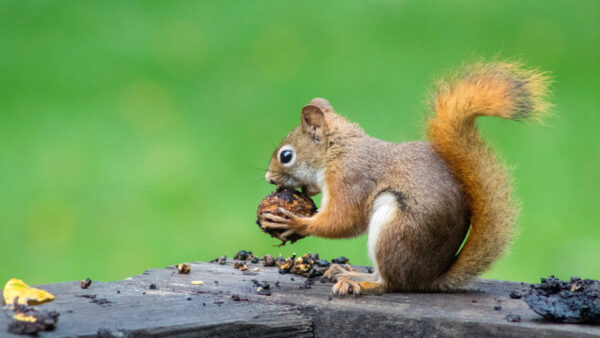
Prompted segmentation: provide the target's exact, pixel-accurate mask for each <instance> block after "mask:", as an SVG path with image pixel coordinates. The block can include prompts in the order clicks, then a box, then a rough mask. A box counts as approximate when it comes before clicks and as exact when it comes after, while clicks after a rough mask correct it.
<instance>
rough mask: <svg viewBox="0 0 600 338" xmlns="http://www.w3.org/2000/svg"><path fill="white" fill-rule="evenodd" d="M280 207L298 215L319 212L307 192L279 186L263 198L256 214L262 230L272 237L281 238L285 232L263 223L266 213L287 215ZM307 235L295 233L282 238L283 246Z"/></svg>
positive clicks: (305, 215) (306, 215) (309, 214)
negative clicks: (281, 211)
mask: <svg viewBox="0 0 600 338" xmlns="http://www.w3.org/2000/svg"><path fill="white" fill-rule="evenodd" d="M278 208H283V209H285V210H288V211H290V212H291V213H293V214H294V215H298V216H304V217H308V216H312V215H313V214H314V213H315V212H317V206H316V205H315V202H313V200H312V199H311V198H310V197H309V196H308V195H306V194H304V193H301V192H299V191H297V190H295V189H291V188H282V187H278V188H277V191H275V192H273V193H271V194H270V195H268V196H266V197H265V198H263V200H262V201H261V202H260V204H259V205H258V209H257V210H256V214H257V217H258V220H257V221H256V224H258V226H259V227H260V228H261V230H262V231H264V232H265V233H268V234H269V235H271V237H274V238H279V236H280V235H281V234H282V233H283V232H285V230H282V229H265V228H263V227H262V226H261V223H262V222H263V221H265V220H266V217H265V214H264V213H267V216H268V213H272V214H273V215H276V216H280V217H285V215H283V214H282V213H280V212H279V210H278ZM304 237H305V236H301V235H298V234H293V235H291V236H290V237H288V238H287V239H285V240H281V241H282V242H281V244H280V245H281V246H283V245H285V243H286V242H287V241H290V242H291V243H294V242H296V241H297V240H299V239H302V238H304Z"/></svg>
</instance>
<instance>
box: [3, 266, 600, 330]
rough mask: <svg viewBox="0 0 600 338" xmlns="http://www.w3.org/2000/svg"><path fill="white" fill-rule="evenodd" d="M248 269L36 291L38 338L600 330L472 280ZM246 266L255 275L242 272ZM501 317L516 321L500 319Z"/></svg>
mask: <svg viewBox="0 0 600 338" xmlns="http://www.w3.org/2000/svg"><path fill="white" fill-rule="evenodd" d="M247 264H248V267H249V268H250V270H249V271H246V272H241V271H238V270H235V269H234V268H233V267H232V263H231V262H230V261H228V263H227V264H225V265H219V264H216V263H201V262H199V263H192V264H190V265H191V272H190V273H189V274H179V273H178V272H177V270H176V269H175V267H174V266H172V267H168V268H167V269H151V270H148V271H146V272H144V273H143V274H142V275H139V276H135V277H132V278H128V279H126V280H122V281H116V282H93V283H92V285H91V286H90V287H89V288H88V289H81V287H80V282H79V281H76V282H64V283H56V284H47V285H41V286H39V287H41V288H43V289H44V290H47V291H49V292H51V293H53V294H54V295H55V296H56V299H55V300H54V301H53V302H51V303H48V304H44V305H42V306H40V307H39V308H40V309H43V310H49V311H50V310H55V311H58V312H60V318H59V322H58V327H57V329H56V330H55V331H51V332H44V333H43V334H42V335H43V336H44V337H54V336H57V337H63V336H104V337H110V336H122V337H126V336H136V337H138V336H161V337H164V336H166V337H192V336H194V337H197V336H231V337H240V336H246V337H257V336H272V337H280V336H298V337H303V336H307V337H309V336H310V337H312V336H321V337H331V336H348V337H357V336H386V337H387V336H392V335H393V336H402V337H423V336H426V337H445V336H460V337H475V336H476V337H534V336H535V337H597V336H600V326H591V325H568V324H554V323H549V322H546V321H544V320H543V319H542V318H541V317H540V316H538V315H537V314H535V313H534V312H533V311H531V310H530V309H529V307H528V306H527V305H526V304H525V302H523V301H522V300H521V299H511V298H510V297H509V294H510V292H511V291H513V290H526V289H528V288H529V285H526V284H523V283H515V282H505V281H496V280H484V279H479V280H477V281H475V282H474V283H472V284H471V285H470V286H469V287H468V288H467V289H466V290H465V291H464V292H459V293H394V294H385V295H383V296H360V297H353V296H349V297H336V296H333V295H332V294H331V286H332V284H331V283H321V282H320V281H319V280H318V279H316V280H315V282H314V284H313V285H312V286H311V287H310V288H309V289H306V288H305V280H306V278H303V277H301V276H296V275H292V274H279V273H278V270H277V268H266V267H263V266H262V264H260V263H259V264H250V263H249V261H248V262H247ZM254 267H259V268H260V271H258V272H251V270H252V269H253V268H254ZM361 269H362V268H361ZM253 279H256V280H258V281H260V282H263V281H266V282H268V283H269V284H270V290H271V295H270V296H266V295H259V294H258V293H257V287H256V286H255V285H254V283H253V282H252V280H253ZM192 281H202V282H204V284H202V285H193V284H192ZM276 283H277V285H278V286H276ZM151 285H154V286H155V288H154V287H152V288H151ZM499 307H500V308H499ZM5 312H6V313H9V312H8V311H5ZM509 314H516V315H519V316H520V317H521V321H520V322H509V321H507V320H506V316H508V315H509ZM10 320H11V319H10V317H9V316H0V336H10V334H9V333H8V332H7V330H6V328H7V327H8V324H9V322H10Z"/></svg>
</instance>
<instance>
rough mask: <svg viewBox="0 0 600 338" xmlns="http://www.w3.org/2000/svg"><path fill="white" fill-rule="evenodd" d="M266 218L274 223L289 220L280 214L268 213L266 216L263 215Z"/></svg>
mask: <svg viewBox="0 0 600 338" xmlns="http://www.w3.org/2000/svg"><path fill="white" fill-rule="evenodd" d="M265 218H266V219H268V220H269V221H271V222H275V223H287V222H288V221H289V220H288V219H287V218H283V217H281V216H277V215H273V214H269V215H268V216H265Z"/></svg>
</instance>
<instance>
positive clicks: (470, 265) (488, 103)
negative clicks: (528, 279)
mask: <svg viewBox="0 0 600 338" xmlns="http://www.w3.org/2000/svg"><path fill="white" fill-rule="evenodd" d="M547 83H548V81H547V78H546V76H545V75H544V74H542V73H539V72H536V71H533V70H525V69H523V68H521V67H519V66H518V65H516V64H511V63H491V64H483V63H479V64H475V65H472V66H469V67H466V68H464V69H463V70H462V71H461V72H460V73H458V74H457V75H455V76H454V78H453V79H451V80H449V81H443V82H441V83H439V85H438V89H437V93H436V94H437V95H436V96H435V98H434V102H433V104H434V109H435V116H433V117H432V118H431V119H430V120H429V121H428V131H427V132H428V138H429V140H430V142H431V143H432V145H433V148H434V149H435V150H436V151H437V152H438V153H439V154H440V155H441V157H442V158H443V159H444V160H445V161H446V163H447V164H448V166H449V167H450V169H451V170H452V172H453V173H454V175H455V176H456V177H457V178H458V180H459V181H460V183H461V185H462V188H463V189H464V191H465V193H466V195H467V204H468V206H469V208H470V209H471V212H472V217H471V232H470V234H469V237H468V239H467V241H466V243H465V245H464V246H463V248H462V250H461V252H460V253H459V255H458V257H457V259H456V261H455V262H454V263H453V264H452V265H451V266H450V267H449V269H448V270H447V271H446V272H445V273H444V274H443V275H442V276H440V277H439V278H438V279H437V280H436V281H434V283H433V285H432V287H431V288H432V289H435V290H449V289H454V288H456V287H459V286H461V285H464V284H465V283H467V282H469V281H470V280H471V279H472V278H473V277H476V276H477V275H479V274H480V273H482V272H483V271H485V270H486V269H487V268H489V267H490V265H491V264H492V263H493V262H494V261H495V260H496V259H497V258H498V257H500V255H501V254H502V253H503V251H504V250H505V248H506V247H507V245H508V244H509V242H510V240H511V237H512V233H513V225H514V223H515V219H516V216H517V213H518V207H517V205H516V203H515V202H514V201H513V200H512V199H511V182H510V178H509V176H508V173H507V170H506V169H505V168H504V166H503V165H502V163H500V162H499V161H498V159H497V158H496V155H495V154H494V153H493V152H492V150H491V149H490V148H489V147H488V146H487V145H486V144H485V142H484V141H483V140H482V139H481V138H480V137H479V135H478V133H477V128H476V126H475V119H476V118H477V117H479V116H497V117H501V118H505V119H511V120H523V119H540V118H541V117H542V115H543V114H544V113H545V111H546V108H547V107H548V104H546V103H545V102H544V100H543V98H544V96H545V93H546V88H547Z"/></svg>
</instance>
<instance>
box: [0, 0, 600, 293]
mask: <svg viewBox="0 0 600 338" xmlns="http://www.w3.org/2000/svg"><path fill="white" fill-rule="evenodd" d="M480 58H486V59H489V58H497V59H510V60H515V59H517V60H520V61H522V62H523V63H525V64H527V65H531V66H535V67H539V68H540V69H542V70H546V71H549V72H551V73H552V77H553V79H554V81H555V82H554V85H553V99H552V101H553V103H554V104H555V108H554V113H555V115H556V116H555V117H554V118H552V119H549V120H548V121H547V125H546V126H537V125H531V124H517V123H511V122H508V121H499V120H494V119H488V120H485V121H481V122H480V126H481V129H482V133H484V134H485V135H486V136H487V137H488V138H489V140H490V142H491V144H492V145H493V146H494V147H495V148H496V149H497V150H498V152H499V153H500V154H501V156H502V157H503V158H504V159H505V160H506V162H508V163H509V164H510V165H511V166H513V167H514V177H515V183H516V195H517V196H518V198H519V199H520V200H521V201H522V204H523V213H522V217H521V218H520V227H519V228H520V231H519V236H518V237H517V239H516V241H515V243H514V245H513V247H512V249H511V250H510V252H509V253H508V254H507V255H505V256H504V257H503V259H501V260H500V261H499V262H498V263H497V264H496V265H495V266H494V268H493V269H492V270H491V271H489V272H488V273H486V274H485V276H486V277H490V278H498V279H508V280H523V281H529V282H533V281H538V279H539V277H542V276H546V275H549V274H556V275H557V276H559V277H561V278H568V277H569V276H571V275H577V276H580V277H586V278H600V224H599V223H600V222H599V219H600V217H599V214H598V203H599V202H600V192H599V188H600V170H599V169H600V137H599V135H600V132H599V129H600V114H599V113H598V108H599V107H600V96H599V94H598V92H599V89H600V2H599V1H595V0H590V1H584V0H580V1H576V2H567V1H547V0H543V1H521V0H518V1H506V0H502V1H480V2H479V1H453V2H448V1H426V2H425V1H369V2H365V1H344V2H342V1H335V2H334V1H302V2H281V1H185V2H171V1H169V2H166V1H151V2H149V1H128V2H121V1H96V2H92V1H64V2H55V1H34V2H23V1H18V0H17V1H2V2H1V3H0V227H1V228H0V283H3V281H5V280H7V279H8V278H10V277H19V278H23V279H25V281H27V282H29V283H32V284H37V283H48V282H58V281H65V280H79V279H83V278H86V277H90V278H92V279H94V280H115V279H121V278H125V277H128V276H132V275H135V274H139V273H141V272H143V271H144V270H145V269H147V268H152V267H164V266H166V265H168V264H175V263H180V262H185V261H194V260H209V259H212V258H214V257H216V256H220V255H223V254H225V255H228V256H231V255H232V254H234V253H235V252H236V251H237V250H239V249H250V250H253V251H254V252H255V253H256V254H260V255H262V254H265V253H271V254H277V253H283V254H285V255H289V254H291V253H292V252H298V253H303V252H306V251H312V252H319V253H320V254H321V256H322V257H324V258H329V259H330V258H333V257H335V256H339V255H345V256H347V257H349V258H350V259H351V262H353V263H357V264H369V262H368V258H367V254H366V237H365V236H362V237H359V238H356V239H351V240H323V239H319V238H307V239H304V240H301V241H299V242H297V243H296V244H294V245H288V246H287V247H285V248H277V247H273V245H274V244H277V242H278V241H276V240H274V239H271V238H270V237H269V236H267V235H265V234H263V233H261V232H260V231H259V230H258V228H257V227H256V225H255V224H254V221H255V210H256V206H257V204H258V202H259V201H260V199H261V198H262V197H263V196H264V195H266V194H267V193H269V192H270V191H272V189H273V187H272V186H270V185H269V184H268V183H267V182H266V181H264V171H263V170H264V169H265V168H266V166H267V164H268V160H269V157H270V155H271V152H272V150H273V147H274V145H275V144H277V143H278V142H279V140H280V139H281V138H283V137H284V136H285V135H286V134H287V132H288V131H289V130H290V129H291V128H293V127H294V126H295V125H297V123H298V122H299V113H300V109H301V107H302V106H303V105H304V104H306V103H308V102H309V101H310V99H311V98H313V97H316V96H321V97H325V98H328V99H329V100H330V101H331V102H332V104H333V105H334V107H335V108H336V110H337V111H338V112H340V113H342V114H344V115H346V116H347V117H349V118H350V119H351V120H354V121H356V122H359V123H360V124H361V126H362V127H363V128H364V129H365V130H366V131H367V132H368V133H369V134H371V135H373V136H375V137H378V138H382V139H386V140H391V141H398V142H400V141H408V140H415V139H422V138H423V135H424V128H423V121H424V119H425V116H426V115H427V114H428V108H427V106H426V104H425V101H426V98H427V93H428V91H429V90H430V89H431V83H432V82H433V81H434V80H435V79H436V78H438V77H439V76H441V75H443V74H444V73H445V72H446V71H448V70H449V69H452V68H455V67H457V66H459V65H461V64H462V63H464V62H468V61H470V60H471V61H472V60H478V59H480Z"/></svg>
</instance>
